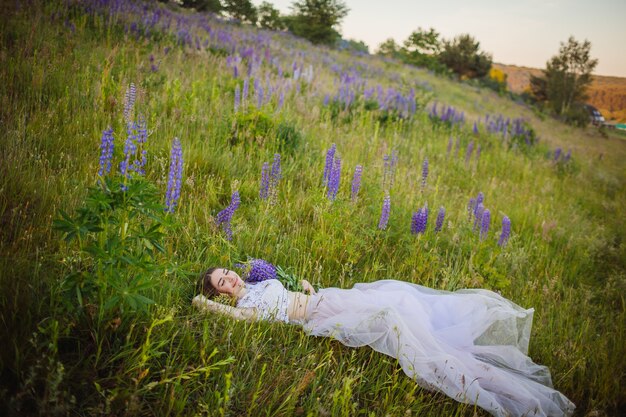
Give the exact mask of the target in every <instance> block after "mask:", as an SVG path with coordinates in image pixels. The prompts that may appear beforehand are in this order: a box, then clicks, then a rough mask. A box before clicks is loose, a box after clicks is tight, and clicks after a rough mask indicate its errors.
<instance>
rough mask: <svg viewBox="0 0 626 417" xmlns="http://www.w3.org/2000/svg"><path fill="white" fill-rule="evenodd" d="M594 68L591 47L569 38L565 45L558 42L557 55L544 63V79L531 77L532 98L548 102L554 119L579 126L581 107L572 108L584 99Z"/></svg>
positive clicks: (586, 42)
mask: <svg viewBox="0 0 626 417" xmlns="http://www.w3.org/2000/svg"><path fill="white" fill-rule="evenodd" d="M597 64H598V60H597V59H591V43H590V42H589V41H588V40H585V41H584V42H582V43H579V42H578V41H576V39H574V37H573V36H570V37H569V39H568V40H567V43H564V42H561V47H560V48H559V54H558V55H555V56H553V57H552V58H551V59H550V60H549V61H548V62H547V63H546V69H545V70H543V76H540V77H535V76H532V77H531V79H530V82H531V91H532V93H533V96H534V97H535V99H536V100H537V101H538V102H547V103H548V104H549V106H550V107H551V108H552V110H553V111H554V112H555V113H556V114H557V115H562V116H564V117H565V118H566V120H568V121H575V122H577V123H579V122H580V120H577V118H580V117H581V114H580V109H579V107H580V106H578V107H577V106H575V104H576V103H580V102H582V101H584V100H586V99H587V87H589V85H590V84H591V81H592V79H591V73H592V72H593V70H594V69H595V67H596V65H597ZM575 119H576V120H575Z"/></svg>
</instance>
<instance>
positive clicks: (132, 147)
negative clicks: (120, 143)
mask: <svg viewBox="0 0 626 417" xmlns="http://www.w3.org/2000/svg"><path fill="white" fill-rule="evenodd" d="M133 125H134V124H131V123H129V124H128V135H127V136H126V141H125V142H124V157H123V159H122V160H121V161H120V173H121V174H122V175H123V176H125V177H127V178H128V177H129V163H130V157H131V155H135V152H137V144H136V143H135V139H136V136H135V134H134V126H133Z"/></svg>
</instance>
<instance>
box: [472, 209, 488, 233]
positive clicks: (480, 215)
mask: <svg viewBox="0 0 626 417" xmlns="http://www.w3.org/2000/svg"><path fill="white" fill-rule="evenodd" d="M484 211H485V206H484V205H483V203H478V204H477V205H476V211H475V212H474V215H475V218H474V231H476V229H477V228H478V227H480V226H481V221H482V218H483V212H484Z"/></svg>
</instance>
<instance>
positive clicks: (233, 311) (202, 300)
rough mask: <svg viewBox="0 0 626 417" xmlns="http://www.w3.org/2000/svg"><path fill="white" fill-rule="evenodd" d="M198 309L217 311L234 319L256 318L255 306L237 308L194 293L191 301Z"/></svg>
mask: <svg viewBox="0 0 626 417" xmlns="http://www.w3.org/2000/svg"><path fill="white" fill-rule="evenodd" d="M191 304H193V305H194V306H195V307H197V308H199V309H200V311H215V312H217V313H222V314H227V315H229V316H231V317H233V318H234V319H236V320H255V319H256V318H257V312H256V308H237V307H231V306H227V305H225V304H221V303H216V302H215V301H212V300H209V299H208V298H206V297H205V296H204V295H202V294H200V295H196V296H195V297H194V298H193V301H192V302H191Z"/></svg>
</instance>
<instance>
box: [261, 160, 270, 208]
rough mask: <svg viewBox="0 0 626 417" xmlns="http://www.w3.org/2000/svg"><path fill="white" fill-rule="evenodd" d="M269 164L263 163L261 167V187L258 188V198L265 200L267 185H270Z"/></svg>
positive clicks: (267, 194)
mask: <svg viewBox="0 0 626 417" xmlns="http://www.w3.org/2000/svg"><path fill="white" fill-rule="evenodd" d="M269 170H270V166H269V164H268V163H267V162H264V163H263V168H262V169H261V187H260V189H259V198H261V199H262V200H266V199H267V197H268V196H269V186H270V173H269Z"/></svg>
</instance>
